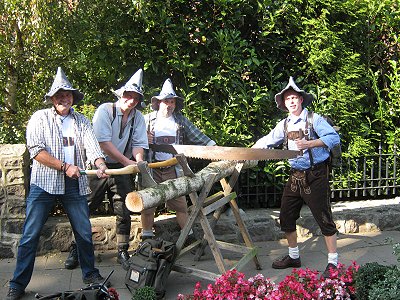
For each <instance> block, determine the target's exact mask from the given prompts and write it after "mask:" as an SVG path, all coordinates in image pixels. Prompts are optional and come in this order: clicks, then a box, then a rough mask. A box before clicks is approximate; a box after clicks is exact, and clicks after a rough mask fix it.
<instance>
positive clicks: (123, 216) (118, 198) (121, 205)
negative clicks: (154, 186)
mask: <svg viewBox="0 0 400 300" xmlns="http://www.w3.org/2000/svg"><path fill="white" fill-rule="evenodd" d="M107 166H108V168H110V169H118V168H122V165H121V164H107ZM134 179H135V176H134V175H130V174H128V175H116V176H110V177H109V178H97V177H96V176H90V177H89V186H90V189H91V190H92V193H91V194H89V195H88V201H89V209H90V211H94V210H96V209H97V208H98V207H99V206H100V205H101V203H102V202H103V200H104V196H105V193H106V192H107V191H109V192H111V193H112V198H111V205H112V208H113V211H114V214H115V215H116V230H117V232H116V233H117V243H118V246H119V247H125V246H127V245H128V244H129V236H130V231H131V215H130V211H129V210H128V208H127V207H126V205H125V198H126V195H127V194H128V193H130V192H132V191H134V183H135V181H134Z"/></svg>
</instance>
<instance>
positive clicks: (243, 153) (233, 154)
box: [150, 144, 300, 161]
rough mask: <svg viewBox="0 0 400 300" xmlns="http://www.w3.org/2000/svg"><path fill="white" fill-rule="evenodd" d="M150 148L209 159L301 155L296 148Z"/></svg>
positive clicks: (274, 157)
mask: <svg viewBox="0 0 400 300" xmlns="http://www.w3.org/2000/svg"><path fill="white" fill-rule="evenodd" d="M150 148H151V149H152V150H153V151H155V152H167V153H172V154H183V155H185V156H186V157H192V158H200V159H208V160H237V161H243V160H272V159H289V158H295V157H297V156H298V155H300V151H294V150H280V149H259V148H245V147H221V146H198V145H167V144H161V145H156V144H151V145H150Z"/></svg>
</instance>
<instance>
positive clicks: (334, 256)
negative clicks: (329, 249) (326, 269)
mask: <svg viewBox="0 0 400 300" xmlns="http://www.w3.org/2000/svg"><path fill="white" fill-rule="evenodd" d="M338 260H339V254H338V253H337V252H335V253H328V264H333V265H335V266H337V265H338Z"/></svg>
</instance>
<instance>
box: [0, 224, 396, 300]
mask: <svg viewBox="0 0 400 300" xmlns="http://www.w3.org/2000/svg"><path fill="white" fill-rule="evenodd" d="M388 238H392V239H393V241H395V242H400V231H384V232H376V233H364V234H340V236H339V240H338V246H339V249H338V251H339V255H340V261H341V262H342V263H344V264H346V265H348V264H350V263H351V262H352V261H356V262H357V263H358V264H361V265H362V264H365V263H367V262H378V263H380V264H385V265H392V264H397V263H398V262H397V260H396V257H395V256H394V255H393V254H392V251H393V248H392V246H391V244H390V243H389V242H388V241H387V239H388ZM256 245H257V246H258V247H259V252H258V253H259V254H258V259H259V261H260V263H261V265H262V267H263V269H262V270H256V269H255V265H254V263H253V261H251V262H250V263H249V264H247V265H246V266H245V267H244V268H243V269H242V272H244V273H245V274H246V278H248V277H251V276H253V275H255V274H257V273H262V274H263V275H264V276H266V277H269V278H271V279H272V280H274V281H276V282H279V281H281V280H282V279H283V278H284V277H285V276H286V275H288V274H289V273H290V272H291V269H286V270H274V269H272V268H271V263H272V261H273V260H274V259H276V258H277V257H279V256H281V255H284V254H286V253H287V244H286V242H285V241H284V240H282V241H267V242H260V243H256ZM300 251H301V252H300V253H301V258H302V263H303V267H309V268H311V269H315V270H318V271H323V270H324V269H325V266H326V261H327V258H326V251H325V245H324V241H323V238H322V237H311V238H307V239H303V240H302V241H301V244H300ZM96 254H97V267H98V268H99V269H100V272H101V274H102V275H103V276H106V275H107V274H109V273H110V272H111V271H112V270H114V273H113V275H112V277H111V279H110V280H111V282H112V284H113V287H114V288H116V290H117V292H118V293H119V295H120V299H121V300H126V299H128V300H129V299H131V298H132V297H131V294H130V292H129V290H128V289H127V288H126V286H125V284H124V278H125V274H126V272H125V271H124V270H123V269H122V267H121V266H120V265H118V264H117V263H116V258H115V253H114V252H97V253H96ZM67 255H68V253H65V252H63V253H56V254H48V255H46V256H39V257H37V259H36V264H35V270H34V273H33V278H32V280H31V282H30V284H29V285H28V287H27V289H26V292H27V293H26V295H25V296H24V298H23V299H24V300H25V299H35V297H34V295H35V294H36V293H37V292H39V293H40V294H44V295H46V294H50V293H53V292H57V291H66V290H73V289H79V288H81V287H83V283H82V280H81V271H80V269H79V268H78V269H75V270H65V269H63V262H64V260H65V258H66V257H67ZM223 255H224V258H225V260H226V264H228V265H229V264H230V263H234V262H235V261H237V260H238V255H237V254H233V253H229V252H224V253H223ZM178 263H179V264H182V265H184V266H192V267H195V268H199V269H203V270H207V271H210V272H215V273H217V272H218V270H217V267H216V265H215V262H214V260H213V257H212V256H211V255H210V252H209V251H207V252H206V255H205V256H203V257H202V260H201V261H199V262H197V261H194V260H193V256H192V255H191V254H186V255H185V256H183V257H181V258H180V259H179V260H178ZM14 267H15V259H0V295H2V296H3V295H6V292H7V290H8V280H9V279H10V278H11V277H12V273H13V271H14ZM197 281H201V282H202V283H203V287H206V284H208V283H209V281H206V280H201V279H199V278H197V277H194V276H192V275H188V274H182V273H178V272H174V271H173V272H172V273H171V274H170V276H169V278H168V289H167V294H166V298H165V299H166V300H172V299H176V296H177V294H178V293H183V294H187V293H191V292H193V289H194V285H195V283H196V282H197ZM2 296H0V298H2Z"/></svg>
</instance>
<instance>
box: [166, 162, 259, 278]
mask: <svg viewBox="0 0 400 300" xmlns="http://www.w3.org/2000/svg"><path fill="white" fill-rule="evenodd" d="M177 159H178V161H179V163H180V165H181V166H182V167H183V169H184V173H185V175H186V176H193V173H192V172H191V171H190V168H189V166H188V165H187V162H186V159H185V157H177ZM242 167H243V163H237V164H236V166H235V170H234V172H233V173H232V175H231V176H230V178H229V181H228V180H227V179H226V178H223V179H221V180H220V184H221V186H222V190H223V191H220V192H217V193H216V194H214V195H211V196H208V194H209V193H210V190H211V188H212V186H213V185H214V182H215V181H214V179H215V177H216V175H217V174H215V173H214V174H210V175H209V177H208V178H207V180H206V183H205V185H204V186H203V188H202V189H201V191H200V193H199V194H197V193H196V192H192V193H190V194H189V197H190V200H191V202H192V204H193V205H192V207H191V208H192V209H191V212H190V215H189V218H188V222H187V224H186V226H185V227H184V228H183V229H182V231H181V234H180V236H179V238H178V241H177V243H176V246H177V249H178V258H179V257H180V256H182V255H183V254H185V253H186V252H187V251H190V250H191V249H193V248H194V247H196V246H199V247H198V248H197V252H196V255H195V259H196V260H199V259H200V257H201V255H202V254H203V252H204V248H205V247H206V246H207V244H208V245H209V246H210V249H211V252H212V254H213V256H214V260H215V262H216V265H217V267H218V271H219V273H218V274H217V273H213V272H209V271H205V270H201V269H196V268H190V267H186V266H182V265H179V264H174V266H173V268H172V269H173V270H174V271H177V272H180V273H186V274H191V275H194V276H197V277H200V278H204V279H208V280H211V281H213V280H215V279H216V278H217V277H219V276H220V275H222V274H223V273H225V272H226V271H227V270H228V268H227V266H226V265H225V263H224V258H223V256H222V253H221V249H223V250H228V251H231V252H236V253H241V254H243V257H242V258H241V259H240V260H239V261H238V262H237V263H236V264H235V265H234V266H232V267H230V268H229V269H230V270H232V269H236V270H238V271H240V269H241V268H242V267H243V266H245V265H246V264H247V263H248V262H249V261H250V260H253V261H254V264H255V266H256V269H257V270H261V268H262V267H261V265H260V262H259V261H258V258H257V248H256V247H255V245H254V244H253V242H252V240H251V238H250V235H249V232H248V231H247V228H246V226H245V224H244V222H243V220H242V217H241V215H240V212H239V207H238V205H237V202H236V193H235V192H232V190H233V187H234V185H235V183H236V182H237V180H238V178H239V175H240V172H241V170H242ZM227 203H229V205H230V207H231V209H232V212H233V215H234V217H235V219H236V223H237V225H238V227H239V230H240V233H241V235H242V237H243V240H244V243H245V246H243V245H236V244H232V243H227V242H222V241H217V240H216V239H215V236H214V233H213V229H214V227H215V226H216V224H217V222H218V220H219V218H220V217H221V214H222V212H223V206H224V205H225V204H227ZM212 212H214V213H213V216H212V220H211V222H209V221H208V219H207V215H208V214H210V213H212ZM197 218H199V220H200V224H201V227H202V229H203V231H204V236H203V239H202V240H199V241H196V242H194V243H193V244H191V245H189V246H187V247H185V248H184V249H182V247H183V244H184V243H185V241H186V238H187V236H188V234H189V232H190V230H191V229H192V227H193V224H194V222H195V220H196V219H197Z"/></svg>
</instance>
